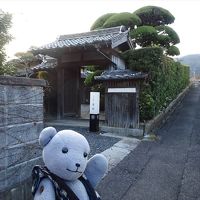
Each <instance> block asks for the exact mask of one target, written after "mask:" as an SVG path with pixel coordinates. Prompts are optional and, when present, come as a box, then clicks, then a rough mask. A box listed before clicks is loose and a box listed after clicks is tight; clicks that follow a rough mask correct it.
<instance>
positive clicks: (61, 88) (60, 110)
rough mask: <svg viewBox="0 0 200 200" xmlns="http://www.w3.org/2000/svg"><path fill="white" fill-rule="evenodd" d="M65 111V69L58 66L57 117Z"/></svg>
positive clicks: (60, 116) (61, 115)
mask: <svg viewBox="0 0 200 200" xmlns="http://www.w3.org/2000/svg"><path fill="white" fill-rule="evenodd" d="M63 113H64V69H63V68H60V67H59V66H58V71H57V119H61V118H62V117H63Z"/></svg>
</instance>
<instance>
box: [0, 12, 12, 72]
mask: <svg viewBox="0 0 200 200" xmlns="http://www.w3.org/2000/svg"><path fill="white" fill-rule="evenodd" d="M11 19H12V16H11V14H9V13H6V12H3V11H2V10H0V74H9V75H12V74H13V73H14V71H15V69H14V67H13V66H12V65H8V64H6V65H4V62H5V59H6V53H5V49H4V46H5V45H6V44H8V43H9V42H10V41H11V39H12V36H11V35H10V34H9V32H8V31H9V29H10V27H11V25H12V22H11Z"/></svg>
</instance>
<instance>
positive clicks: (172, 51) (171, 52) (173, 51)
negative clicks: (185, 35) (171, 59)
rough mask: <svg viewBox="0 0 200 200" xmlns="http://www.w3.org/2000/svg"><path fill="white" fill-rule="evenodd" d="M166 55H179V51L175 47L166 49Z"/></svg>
mask: <svg viewBox="0 0 200 200" xmlns="http://www.w3.org/2000/svg"><path fill="white" fill-rule="evenodd" d="M167 54H168V55H171V56H177V55H180V51H179V49H178V48H177V47H176V46H171V47H169V48H168V49H167Z"/></svg>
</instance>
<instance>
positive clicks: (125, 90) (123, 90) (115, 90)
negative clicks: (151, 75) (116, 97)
mask: <svg viewBox="0 0 200 200" xmlns="http://www.w3.org/2000/svg"><path fill="white" fill-rule="evenodd" d="M108 93H136V88H108Z"/></svg>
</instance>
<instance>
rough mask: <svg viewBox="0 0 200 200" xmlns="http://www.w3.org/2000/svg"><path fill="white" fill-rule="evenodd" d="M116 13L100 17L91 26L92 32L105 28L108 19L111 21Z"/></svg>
mask: <svg viewBox="0 0 200 200" xmlns="http://www.w3.org/2000/svg"><path fill="white" fill-rule="evenodd" d="M114 14H115V13H107V14H104V15H102V16H101V17H99V18H98V19H97V20H96V21H95V22H94V23H93V25H92V26H91V28H90V30H95V29H100V28H103V24H104V23H105V21H106V20H107V19H109V18H110V17H111V16H112V15H114Z"/></svg>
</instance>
